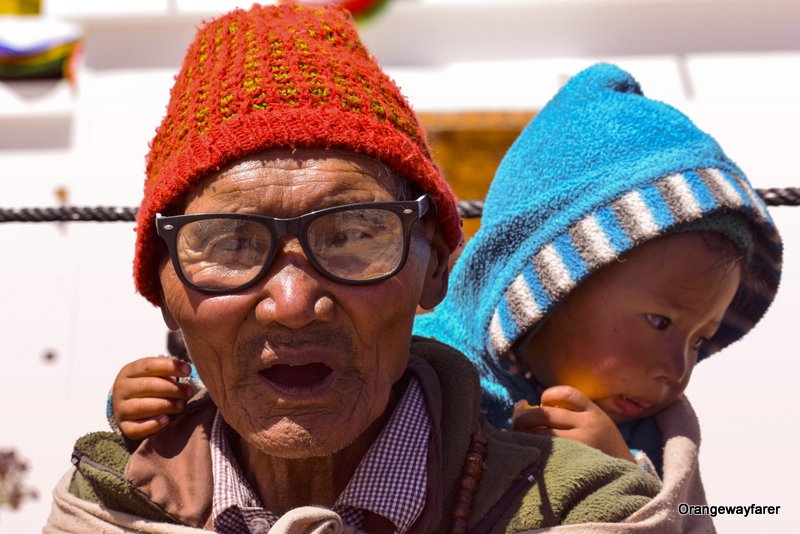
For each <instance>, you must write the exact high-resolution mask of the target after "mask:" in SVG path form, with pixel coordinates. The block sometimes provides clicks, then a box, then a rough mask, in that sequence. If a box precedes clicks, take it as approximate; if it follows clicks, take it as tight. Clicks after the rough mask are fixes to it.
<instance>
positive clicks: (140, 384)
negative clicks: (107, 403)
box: [119, 377, 194, 401]
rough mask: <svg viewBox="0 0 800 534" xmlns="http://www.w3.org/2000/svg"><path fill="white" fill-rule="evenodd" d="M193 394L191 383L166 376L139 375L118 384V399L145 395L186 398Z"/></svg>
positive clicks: (143, 396)
mask: <svg viewBox="0 0 800 534" xmlns="http://www.w3.org/2000/svg"><path fill="white" fill-rule="evenodd" d="M193 394H194V388H193V387H192V385H191V384H186V383H182V382H173V381H172V380H170V379H168V378H158V377H140V378H131V379H129V380H128V381H127V382H126V383H125V384H124V385H122V384H121V385H120V389H119V397H120V400H122V401H125V400H127V399H141V398H145V397H162V398H166V399H183V400H186V399H188V398H190V397H191V396H192V395H193Z"/></svg>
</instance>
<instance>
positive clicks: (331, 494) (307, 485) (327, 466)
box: [229, 393, 397, 515]
mask: <svg viewBox="0 0 800 534" xmlns="http://www.w3.org/2000/svg"><path fill="white" fill-rule="evenodd" d="M396 405H397V397H396V395H395V394H394V393H393V394H392V395H391V397H390V400H389V404H388V405H387V407H386V409H385V410H384V412H383V414H382V415H381V416H380V417H379V418H378V419H376V420H375V421H374V422H373V423H372V424H371V425H370V426H369V427H368V428H367V430H366V431H365V432H364V433H362V434H361V435H360V436H358V437H357V438H356V439H355V440H354V441H353V442H352V443H351V444H350V445H348V446H347V447H345V448H343V449H342V450H340V451H337V452H335V453H333V454H332V455H330V456H317V457H310V458H281V457H278V456H272V455H269V454H265V453H264V452H262V451H260V450H258V449H256V448H255V447H253V446H252V445H250V444H249V443H247V442H246V441H245V440H243V439H241V438H239V436H238V435H237V434H236V433H234V432H231V434H230V438H229V439H230V440H231V447H232V448H233V453H234V455H235V456H236V459H237V461H238V462H239V465H240V466H241V468H242V471H243V472H244V473H245V477H246V478H247V481H248V482H249V483H250V486H251V487H252V488H253V491H255V493H256V495H258V497H259V499H260V500H261V502H262V503H263V504H264V507H265V508H266V509H268V510H270V511H271V512H273V513H276V514H279V515H282V514H284V513H286V512H287V511H289V510H292V509H294V508H297V507H300V506H308V505H322V506H327V507H329V508H330V507H332V506H333V505H334V503H335V502H336V500H337V499H338V497H339V495H340V494H341V493H342V492H343V491H344V489H345V488H346V487H347V484H348V482H350V479H351V478H352V476H353V474H354V473H355V470H356V468H357V467H358V465H359V464H360V463H361V460H362V458H363V457H364V455H365V454H366V453H367V451H368V450H369V448H370V446H371V445H372V443H373V442H374V441H375V440H376V439H377V437H378V435H379V434H380V432H381V430H383V427H384V426H385V425H386V422H387V421H388V420H389V416H390V415H391V414H392V412H393V411H394V408H395V406H396Z"/></svg>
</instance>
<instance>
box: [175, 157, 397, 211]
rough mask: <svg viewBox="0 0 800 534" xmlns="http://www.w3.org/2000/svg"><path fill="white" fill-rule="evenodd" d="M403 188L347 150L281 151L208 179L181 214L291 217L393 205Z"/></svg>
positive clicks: (242, 161)
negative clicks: (327, 209) (338, 207)
mask: <svg viewBox="0 0 800 534" xmlns="http://www.w3.org/2000/svg"><path fill="white" fill-rule="evenodd" d="M400 187H401V179H400V178H399V177H398V176H397V175H396V173H394V172H393V171H392V170H391V169H390V168H389V167H388V166H387V165H385V164H384V163H382V162H381V161H378V160H375V159H372V158H369V157H366V156H362V155H359V154H355V153H352V152H348V151H342V150H322V149H297V150H288V149H287V150H284V149H276V150H269V151H265V152H260V153H258V154H253V155H251V156H248V157H246V158H243V159H240V160H238V161H236V162H234V163H232V164H230V165H228V166H226V167H225V168H224V169H222V170H220V171H218V172H215V173H212V174H210V175H208V176H206V177H205V178H203V179H202V180H200V182H199V183H198V185H197V187H195V188H194V189H192V190H191V191H190V192H189V193H187V194H186V195H185V197H184V198H183V199H182V202H181V205H180V207H179V211H180V212H184V213H201V212H208V211H223V212H227V211H255V212H259V211H260V212H267V213H272V214H273V215H275V216H292V215H297V214H299V213H304V212H308V211H313V210H316V209H321V208H325V207H330V206H335V205H340V204H350V203H357V202H371V201H379V200H393V199H395V198H396V196H397V191H398V189H399V188H400ZM284 212H285V213H284Z"/></svg>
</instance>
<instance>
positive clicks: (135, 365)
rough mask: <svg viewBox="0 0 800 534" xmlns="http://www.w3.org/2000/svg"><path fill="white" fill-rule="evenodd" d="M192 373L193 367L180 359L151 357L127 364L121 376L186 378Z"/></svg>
mask: <svg viewBox="0 0 800 534" xmlns="http://www.w3.org/2000/svg"><path fill="white" fill-rule="evenodd" d="M191 372H192V367H191V366H190V365H189V364H188V363H186V362H184V361H182V360H179V359H178V358H165V357H161V356H151V357H148V358H140V359H138V360H135V361H133V362H131V363H129V364H127V365H126V366H124V367H123V368H122V370H121V371H120V376H121V377H122V376H124V377H127V378H140V377H155V376H160V377H184V376H189V375H190V374H191Z"/></svg>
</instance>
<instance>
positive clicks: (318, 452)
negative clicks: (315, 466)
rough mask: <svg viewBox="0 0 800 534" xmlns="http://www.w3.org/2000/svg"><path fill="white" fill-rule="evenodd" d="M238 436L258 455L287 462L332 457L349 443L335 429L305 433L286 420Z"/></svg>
mask: <svg viewBox="0 0 800 534" xmlns="http://www.w3.org/2000/svg"><path fill="white" fill-rule="evenodd" d="M242 436H243V437H244V438H245V440H246V441H247V442H248V443H249V444H250V446H252V447H253V448H255V449H257V450H259V451H260V452H261V453H263V454H266V455H269V456H275V457H277V458H285V459H287V460H298V459H303V458H315V457H325V456H332V455H333V454H335V453H337V452H339V451H340V450H342V449H344V448H345V447H347V446H348V445H349V444H350V443H352V441H353V440H352V439H347V438H346V436H344V435H343V434H342V432H339V431H337V430H336V429H314V430H309V429H307V428H305V427H303V426H302V425H299V424H297V423H296V422H294V421H292V420H291V419H288V418H283V419H281V420H280V421H279V422H277V423H275V424H274V425H272V426H271V427H269V428H268V429H266V430H261V431H255V432H248V433H246V434H242Z"/></svg>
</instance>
